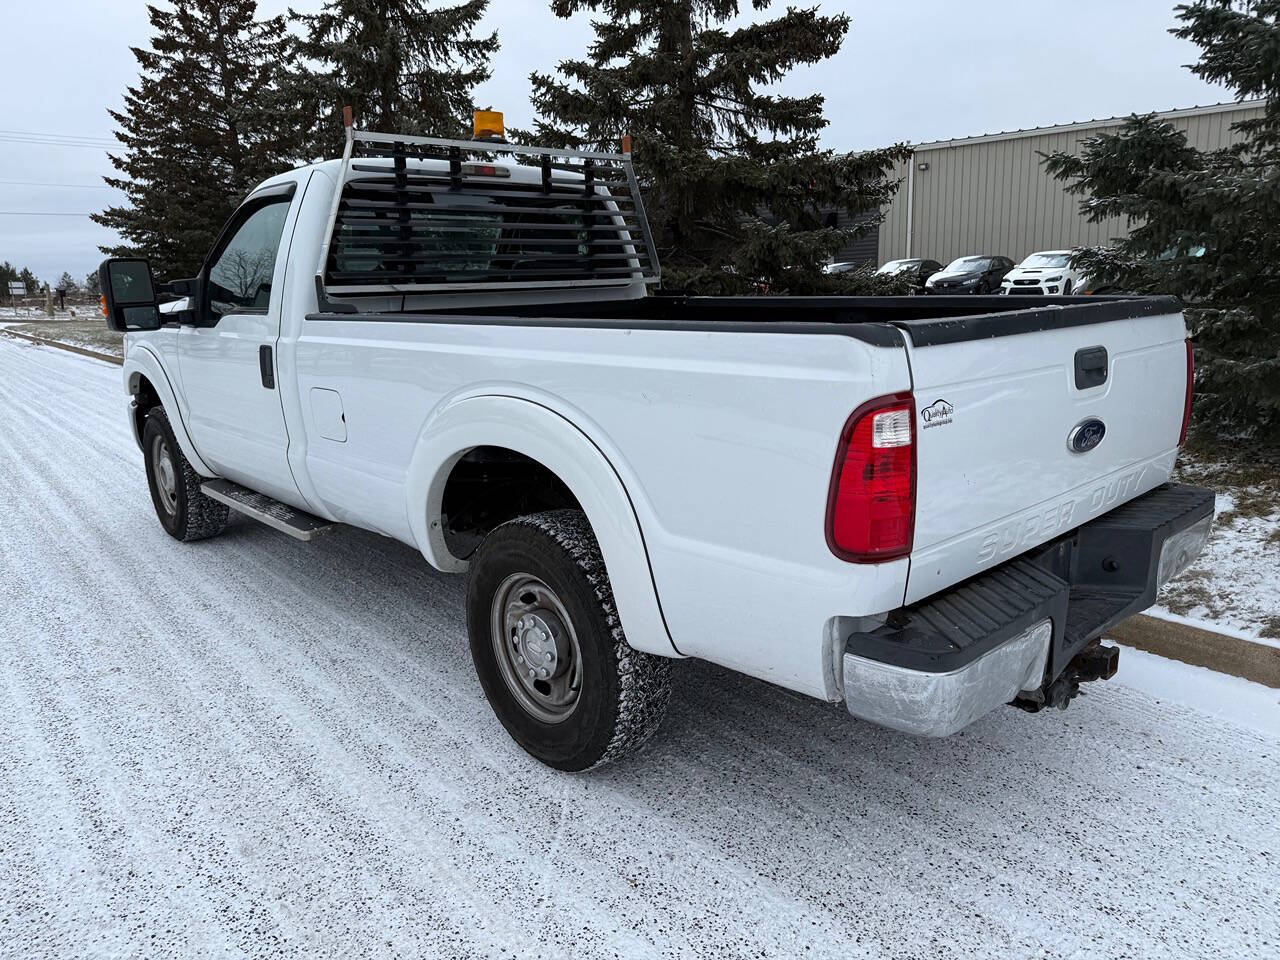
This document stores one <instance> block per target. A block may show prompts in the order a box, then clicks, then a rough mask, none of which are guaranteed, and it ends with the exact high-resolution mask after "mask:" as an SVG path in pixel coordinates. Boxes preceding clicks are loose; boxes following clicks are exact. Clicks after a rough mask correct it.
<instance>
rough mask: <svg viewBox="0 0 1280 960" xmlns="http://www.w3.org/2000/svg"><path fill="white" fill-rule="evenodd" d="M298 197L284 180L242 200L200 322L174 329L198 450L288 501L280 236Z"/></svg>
mask: <svg viewBox="0 0 1280 960" xmlns="http://www.w3.org/2000/svg"><path fill="white" fill-rule="evenodd" d="M301 195H302V191H301V190H299V189H298V184H297V183H287V184H283V185H276V186H272V187H268V188H266V189H263V190H259V191H257V192H256V193H254V194H252V195H251V196H250V197H249V199H248V200H246V201H245V202H244V203H243V204H242V205H241V207H240V209H239V210H237V211H236V212H235V214H234V215H233V216H232V218H231V220H230V221H229V222H228V224H227V226H226V227H225V228H224V229H223V231H222V234H221V236H220V237H219V238H218V242H217V243H216V244H215V245H214V248H213V253H212V254H211V255H210V257H209V259H208V261H206V263H205V268H204V271H203V273H202V274H201V277H200V281H201V282H200V284H199V288H198V303H196V304H195V323H194V324H193V325H189V326H183V327H182V329H181V331H180V333H179V335H178V365H179V368H180V371H181V375H182V384H183V393H184V394H185V396H186V399H187V407H188V416H187V427H188V430H189V432H190V434H191V440H192V442H193V443H194V444H195V447H196V449H197V450H198V451H199V452H200V456H201V457H202V458H203V459H204V461H205V462H206V463H208V464H209V466H210V467H212V468H213V469H214V470H216V471H217V472H218V474H219V475H220V476H223V477H226V478H227V479H229V480H233V481H235V482H236V483H239V484H242V485H243V486H246V487H248V488H250V489H251V490H256V491H258V492H259V493H265V494H267V495H268V496H270V497H274V498H275V499H277V500H283V501H285V502H291V503H297V502H299V500H300V495H299V493H298V487H297V484H296V483H295V482H294V480H293V474H292V473H291V472H290V470H289V461H288V450H289V435H288V432H287V431H286V429H285V421H284V409H283V407H282V405H281V402H280V392H279V390H278V389H277V386H276V382H275V370H276V365H275V348H276V341H277V340H278V339H279V336H280V314H281V300H282V290H283V289H284V275H285V270H286V267H287V259H288V258H287V256H282V255H280V251H281V248H282V243H281V241H282V239H283V238H284V237H286V236H287V235H288V231H290V230H292V226H293V220H294V218H295V215H296V214H295V212H294V208H295V207H296V205H297V203H298V202H300V199H301ZM283 247H284V249H285V250H286V251H287V248H288V244H287V243H286V244H283Z"/></svg>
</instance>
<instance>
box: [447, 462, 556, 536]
mask: <svg viewBox="0 0 1280 960" xmlns="http://www.w3.org/2000/svg"><path fill="white" fill-rule="evenodd" d="M563 508H570V509H575V510H579V509H581V505H580V504H579V503H578V499H577V497H575V496H574V495H573V493H572V492H571V491H570V490H569V488H568V486H567V485H566V484H565V483H564V481H563V480H561V479H560V478H559V477H558V476H556V474H555V473H554V472H552V471H551V470H550V469H548V468H547V467H545V466H543V465H542V464H541V463H539V462H538V461H537V460H534V459H533V458H532V457H528V456H525V455H524V454H523V453H517V452H516V451H515V450H509V449H507V448H506V447H473V448H472V449H470V450H468V451H467V452H466V453H465V454H463V456H462V459H461V460H459V461H458V462H457V463H456V464H454V466H453V469H452V470H451V471H450V473H449V479H448V480H446V481H445V487H444V493H443V497H442V501H441V509H440V513H441V517H440V521H441V523H440V525H441V528H442V529H443V530H444V541H445V546H446V547H448V549H449V552H450V553H452V554H453V555H454V556H455V557H458V558H460V559H464V560H465V559H466V558H467V557H469V556H471V554H472V553H474V552H475V549H476V547H478V546H479V545H480V541H481V540H483V539H484V537H485V535H486V534H487V533H488V532H489V531H490V530H492V529H493V528H494V527H496V526H498V525H499V524H502V523H506V522H507V521H508V520H512V519H514V518H516V517H520V516H524V515H526V514H530V513H538V512H540V511H543V510H558V509H563Z"/></svg>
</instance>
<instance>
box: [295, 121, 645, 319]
mask: <svg viewBox="0 0 1280 960" xmlns="http://www.w3.org/2000/svg"><path fill="white" fill-rule="evenodd" d="M504 160H505V163H504ZM424 161H426V162H424ZM517 171H523V173H518V172H517ZM658 279H659V267H658V258H657V254H656V253H655V251H654V247H653V239H652V237H651V236H650V233H649V224H648V222H647V221H646V220H645V215H644V206H643V204H642V202H641V199H640V188H639V185H638V184H637V183H636V177H635V172H634V171H633V170H632V167H631V159H630V154H629V153H601V152H590V151H581V150H558V149H550V148H542V147H527V146H518V145H516V144H511V143H505V142H500V141H487V140H486V141H470V140H444V139H436V138H431V137H414V136H407V135H403V134H385V133H372V132H368V131H362V130H355V129H353V128H352V127H350V126H348V127H347V140H346V146H345V148H344V150H343V155H342V168H341V173H340V187H339V189H338V190H337V191H336V193H335V196H334V200H333V206H332V209H331V210H330V213H329V221H328V225H327V228H326V230H325V240H324V246H323V248H322V249H321V252H320V262H319V264H318V266H317V270H316V286H317V291H318V292H319V293H320V294H321V295H322V302H323V301H328V302H329V303H331V304H332V303H333V301H334V300H335V298H336V299H338V300H341V299H343V298H345V297H349V296H352V295H357V296H358V295H361V294H404V293H427V292H431V291H450V292H453V291H467V290H494V289H528V288H554V287H584V286H595V285H613V286H618V285H625V284H632V283H637V282H640V283H656V282H657V281H658ZM335 305H336V304H335Z"/></svg>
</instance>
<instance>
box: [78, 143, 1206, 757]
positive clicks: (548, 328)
mask: <svg viewBox="0 0 1280 960" xmlns="http://www.w3.org/2000/svg"><path fill="white" fill-rule="evenodd" d="M658 272H659V271H658V264H657V260H656V255H655V252H654V249H653V244H652V242H651V240H650V237H649V232H648V227H647V224H646V223H645V220H644V211H643V208H642V206H641V201H640V196H639V189H638V187H637V184H636V181H635V177H634V174H633V173H632V170H631V165H630V161H629V156H628V155H626V154H606V153H587V152H570V151H555V150H544V149H539V148H534V147H517V146H514V145H511V144H507V143H502V142H487V141H486V142H473V141H445V140H434V139H428V138H415V137H407V136H395V137H392V136H386V135H380V134H372V133H364V132H358V131H350V130H349V133H348V140H347V149H346V151H345V153H344V156H343V157H342V158H341V159H340V160H331V161H327V162H324V163H319V164H315V165H312V166H307V167H303V168H301V169H297V170H292V171H290V172H288V173H283V174H281V175H279V176H277V177H273V178H271V179H270V180H267V181H266V182H264V183H263V184H262V185H261V186H259V187H258V188H257V189H255V190H254V191H253V192H252V193H251V194H250V195H249V197H248V198H247V199H246V200H245V201H244V203H243V205H242V206H241V207H240V208H239V210H238V211H237V212H236V213H235V215H234V216H233V217H232V218H231V220H230V222H229V223H228V224H227V225H226V228H225V229H224V231H223V233H222V235H221V237H220V239H219V240H218V241H217V244H216V245H215V247H214V248H213V250H212V251H211V252H210V254H209V256H208V259H207V260H206V262H205V265H204V267H203V269H202V270H201V272H200V275H199V276H198V277H195V278H193V279H190V280H181V281H174V282H172V283H168V284H162V285H157V284H156V283H154V281H153V279H152V277H151V272H150V268H149V267H148V265H147V263H146V261H144V260H130V259H113V260H109V261H107V262H105V263H104V264H103V266H102V270H101V279H102V287H103V289H104V291H106V294H105V309H106V312H107V315H108V321H109V323H110V324H111V326H112V327H113V328H114V329H120V330H126V331H127V336H126V337H125V343H126V352H125V360H124V385H125V388H126V390H127V393H128V396H129V419H130V422H131V424H132V425H133V429H134V431H135V434H136V437H137V440H138V443H139V445H140V447H141V449H142V451H143V453H144V459H145V463H146V471H147V478H148V482H149V484H150V489H151V496H152V500H153V501H154V505H155V508H156V512H157V514H158V516H159V519H160V522H161V523H162V524H163V525H164V528H165V529H166V530H167V531H168V532H169V533H170V534H172V535H173V536H174V537H176V538H178V539H179V540H196V539H201V538H205V537H210V536H213V535H215V534H217V533H219V532H220V531H221V530H222V529H223V527H224V526H225V524H226V523H227V518H228V509H229V508H230V509H234V510H238V511H240V512H242V513H245V514H248V515H249V516H252V517H256V518H257V519H259V520H262V521H264V522H266V523H269V524H271V525H272V526H275V527H277V528H278V529H281V530H283V531H285V532H287V533H290V534H292V535H294V536H296V537H298V538H300V539H303V540H308V539H311V538H313V537H315V536H316V535H317V534H318V533H320V532H322V531H323V530H325V529H326V528H328V527H331V526H333V525H336V524H350V525H352V526H356V527H361V528H364V529H366V530H372V531H376V532H378V533H380V534H383V535H385V536H387V537H392V538H394V539H396V540H400V541H403V542H404V543H407V544H410V545H412V546H414V547H415V548H417V549H418V550H420V551H421V552H422V554H423V556H424V557H425V558H426V560H427V562H428V563H430V564H431V565H432V566H434V567H436V568H437V569H439V570H442V571H451V572H459V573H461V572H464V571H465V572H467V573H468V575H469V586H468V592H467V624H468V630H469V634H470V642H471V650H472V654H473V657H474V660H475V666H476V670H477V673H478V675H479V680H480V683H481V685H482V686H483V688H484V691H485V694H486V695H487V697H488V699H489V701H490V703H491V704H492V706H493V709H494V712H495V713H496V715H497V717H498V718H499V720H500V721H501V722H502V723H503V725H504V726H505V727H506V729H507V730H508V731H509V732H510V734H511V735H512V737H513V738H514V739H515V740H516V741H517V742H518V743H519V744H520V745H521V746H522V747H524V748H525V749H526V750H527V751H529V753H531V754H532V755H533V756H535V757H537V758H539V759H540V760H542V761H544V762H545V763H548V764H550V765H552V766H555V767H558V768H561V769H566V770H582V769H586V768H589V767H592V766H594V765H596V764H599V763H603V762H606V761H610V760H614V759H616V758H618V757H620V756H622V755H623V754H624V753H626V752H627V751H628V750H630V749H632V748H635V747H637V746H639V745H640V744H642V743H643V742H644V741H645V740H646V739H647V738H648V737H649V736H650V735H651V734H652V732H653V730H654V729H655V727H656V725H657V724H658V722H659V720H660V719H661V717H662V714H663V712H664V709H665V707H666V704H667V700H668V698H669V692H668V691H669V679H670V665H671V663H672V661H673V659H676V658H681V657H700V658H702V659H705V660H709V661H713V662H715V663H718V664H721V665H723V666H726V667H728V668H730V669H733V670H737V671H741V672H743V673H746V674H750V675H752V676H754V677H759V678H761V679H764V680H767V681H770V682H772V683H775V684H779V685H781V686H783V687H787V688H790V689H791V690H795V691H799V692H801V693H804V694H808V695H810V696H813V697H817V698H820V699H823V700H828V701H844V703H845V704H846V705H847V707H848V710H849V712H850V713H852V714H853V715H854V716H856V717H860V718H863V719H866V720H869V721H872V722H875V723H878V724H883V725H887V726H889V727H894V728H896V729H898V730H902V731H907V732H910V733H914V734H927V735H937V736H941V735H947V734H950V733H952V732H954V731H957V730H959V729H961V728H963V727H965V726H966V725H968V724H969V723H971V722H973V721H974V720H976V719H978V718H979V717H981V716H982V715H983V714H985V713H987V712H988V711H990V710H991V709H993V708H995V707H996V706H998V705H1000V704H1005V703H1012V704H1015V705H1017V706H1021V707H1024V708H1026V709H1028V710H1032V711H1034V710H1037V709H1040V708H1041V707H1044V706H1058V707H1064V706H1066V704H1067V701H1068V700H1070V699H1071V698H1072V696H1073V695H1074V694H1075V693H1077V692H1078V690H1079V685H1080V683H1082V682H1084V681H1087V680H1095V679H1099V678H1105V677H1108V676H1110V675H1111V674H1112V673H1114V671H1115V667H1116V654H1115V650H1114V648H1109V647H1105V646H1102V645H1100V643H1099V639H1098V638H1099V637H1100V636H1101V635H1102V634H1103V633H1104V632H1105V631H1106V630H1107V629H1108V628H1110V627H1111V626H1113V625H1114V624H1115V623H1117V622H1118V621H1119V620H1121V619H1123V618H1124V617H1126V616H1129V615H1130V614H1132V613H1134V612H1136V611H1138V610H1141V609H1143V608H1145V607H1147V606H1149V605H1150V604H1151V603H1152V602H1153V600H1154V598H1155V594H1156V589H1157V587H1158V585H1159V584H1160V583H1162V582H1164V581H1165V580H1168V579H1169V578H1170V577H1173V576H1175V575H1177V574H1178V573H1179V572H1181V571H1182V570H1183V569H1184V568H1185V567H1186V566H1187V565H1188V564H1189V563H1190V561H1191V560H1192V559H1193V558H1194V557H1195V556H1196V555H1197V554H1198V552H1199V551H1200V549H1201V548H1202V546H1203V544H1204V542H1205V540H1206V538H1207V536H1208V531H1209V524H1210V522H1211V520H1212V513H1213V497H1212V494H1211V493H1210V492H1209V491H1207V490H1203V489H1198V488H1193V487H1187V486H1179V485H1173V484H1170V483H1168V480H1169V477H1170V472H1171V470H1172V468H1173V464H1174V458H1175V457H1176V455H1177V452H1178V448H1179V445H1180V444H1181V442H1182V437H1183V436H1184V435H1185V430H1186V425H1187V418H1188V414H1189V409H1190V394H1191V350H1190V346H1189V344H1188V342H1187V339H1186V330H1185V326H1184V322H1183V318H1182V315H1181V312H1180V309H1179V307H1178V305H1177V303H1175V302H1173V301H1170V300H1162V299H1106V298H1070V297H1067V298H1057V299H1056V300H1055V302H1054V304H1053V305H1052V306H1049V305H1044V304H1040V303H1037V304H1029V303H1027V302H1026V301H1019V300H1016V299H1014V298H1009V297H955V298H950V297H927V298H926V297H901V298H852V297H846V298H799V297H757V298H698V297H680V296H663V295H657V294H653V293H651V292H650V288H651V287H652V285H653V283H654V281H656V280H657V278H658ZM162 294H168V295H170V296H173V297H179V298H180V299H178V300H176V301H175V302H173V303H170V304H167V305H165V306H164V307H161V306H160V304H159V299H160V296H161V295H162ZM321 548H322V546H321Z"/></svg>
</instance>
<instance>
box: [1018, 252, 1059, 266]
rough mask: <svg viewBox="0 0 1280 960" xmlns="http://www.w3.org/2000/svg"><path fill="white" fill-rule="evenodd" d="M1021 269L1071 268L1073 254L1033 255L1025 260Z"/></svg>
mask: <svg viewBox="0 0 1280 960" xmlns="http://www.w3.org/2000/svg"><path fill="white" fill-rule="evenodd" d="M1018 266H1020V267H1069V266H1071V254H1069V253H1033V254H1032V255H1031V256H1029V257H1027V259H1025V260H1023V261H1022V262H1021V263H1020V264H1018Z"/></svg>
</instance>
